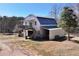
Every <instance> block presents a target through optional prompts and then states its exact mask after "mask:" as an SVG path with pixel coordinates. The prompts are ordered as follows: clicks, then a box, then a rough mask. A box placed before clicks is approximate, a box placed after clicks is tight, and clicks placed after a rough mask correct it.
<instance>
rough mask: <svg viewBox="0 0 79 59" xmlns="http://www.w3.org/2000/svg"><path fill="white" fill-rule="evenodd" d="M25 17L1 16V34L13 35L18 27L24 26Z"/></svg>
mask: <svg viewBox="0 0 79 59" xmlns="http://www.w3.org/2000/svg"><path fill="white" fill-rule="evenodd" d="M23 20H24V17H16V16H12V17H7V16H3V17H2V16H0V33H12V32H13V30H14V29H15V26H16V25H19V24H22V21H23Z"/></svg>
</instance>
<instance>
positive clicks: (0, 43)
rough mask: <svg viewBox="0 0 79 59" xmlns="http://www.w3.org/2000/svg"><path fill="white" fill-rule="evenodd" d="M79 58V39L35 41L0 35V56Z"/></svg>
mask: <svg viewBox="0 0 79 59" xmlns="http://www.w3.org/2000/svg"><path fill="white" fill-rule="evenodd" d="M37 55H38V56H39V55H42V56H73V55H75V56H79V37H75V38H72V41H62V42H58V41H33V40H29V39H27V40H25V39H24V38H22V37H17V36H13V35H12V36H10V35H9V36H8V35H7V36H6V35H0V56H37Z"/></svg>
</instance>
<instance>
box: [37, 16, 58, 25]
mask: <svg viewBox="0 0 79 59" xmlns="http://www.w3.org/2000/svg"><path fill="white" fill-rule="evenodd" d="M37 19H38V20H39V22H40V24H41V25H53V24H57V23H56V20H55V19H53V18H46V17H39V16H37Z"/></svg>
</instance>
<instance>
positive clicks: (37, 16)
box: [36, 16, 54, 19]
mask: <svg viewBox="0 0 79 59" xmlns="http://www.w3.org/2000/svg"><path fill="white" fill-rule="evenodd" d="M36 17H42V18H51V19H54V18H52V17H46V16H36Z"/></svg>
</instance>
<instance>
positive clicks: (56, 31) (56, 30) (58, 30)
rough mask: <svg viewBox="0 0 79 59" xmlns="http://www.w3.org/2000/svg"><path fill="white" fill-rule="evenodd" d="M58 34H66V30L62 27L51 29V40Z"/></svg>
mask: <svg viewBox="0 0 79 59" xmlns="http://www.w3.org/2000/svg"><path fill="white" fill-rule="evenodd" d="M56 35H59V36H64V35H65V31H64V30H63V29H61V28H54V29H51V30H49V39H50V40H52V39H54V38H55V36H56Z"/></svg>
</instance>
